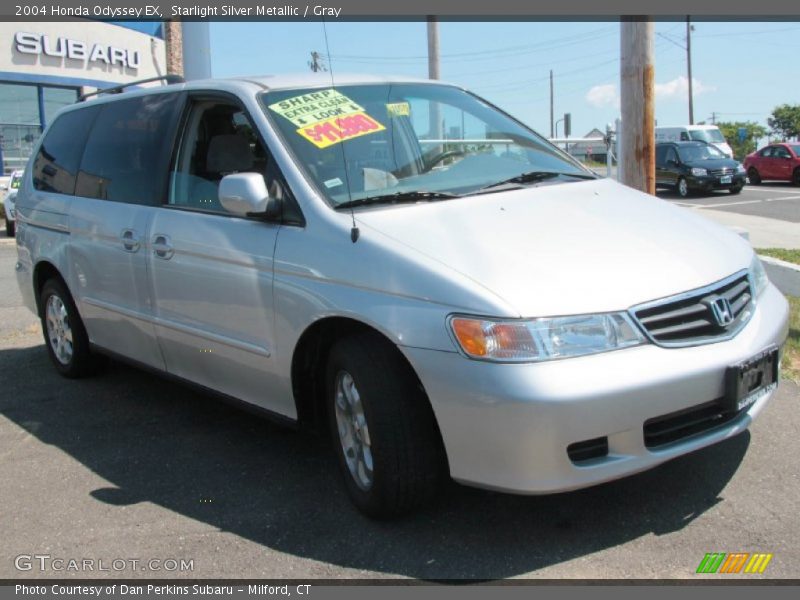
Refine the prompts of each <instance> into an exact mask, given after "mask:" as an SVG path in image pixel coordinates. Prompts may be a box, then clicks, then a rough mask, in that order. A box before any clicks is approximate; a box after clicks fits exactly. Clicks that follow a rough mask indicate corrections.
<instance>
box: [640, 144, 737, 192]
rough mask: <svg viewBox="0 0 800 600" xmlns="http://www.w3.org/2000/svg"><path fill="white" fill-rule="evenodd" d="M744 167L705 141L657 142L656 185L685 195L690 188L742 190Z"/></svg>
mask: <svg viewBox="0 0 800 600" xmlns="http://www.w3.org/2000/svg"><path fill="white" fill-rule="evenodd" d="M745 183H746V179H745V169H744V167H743V166H742V165H741V163H739V161H736V160H733V159H732V158H728V157H727V156H725V155H724V154H723V153H722V152H721V151H720V150H718V149H717V148H716V147H715V146H713V145H711V144H709V143H707V142H666V143H661V144H656V187H661V188H669V189H672V190H675V191H676V192H677V194H678V195H679V196H681V197H682V198H686V197H687V196H688V195H689V194H691V193H692V192H705V193H710V192H713V191H715V190H728V191H729V192H730V193H731V194H738V193H739V192H741V191H742V188H743V187H744V184H745Z"/></svg>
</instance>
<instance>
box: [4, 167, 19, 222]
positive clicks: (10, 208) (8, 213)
mask: <svg viewBox="0 0 800 600" xmlns="http://www.w3.org/2000/svg"><path fill="white" fill-rule="evenodd" d="M22 175H23V171H14V172H12V173H11V178H10V179H9V180H8V192H7V193H6V196H5V198H3V208H4V210H5V220H6V235H7V236H8V237H14V232H15V219H16V217H15V215H14V207H15V204H16V200H17V192H19V186H20V183H22Z"/></svg>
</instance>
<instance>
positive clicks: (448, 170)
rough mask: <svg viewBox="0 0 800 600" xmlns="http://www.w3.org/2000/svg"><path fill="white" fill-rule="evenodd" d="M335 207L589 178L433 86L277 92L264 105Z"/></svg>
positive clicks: (482, 107) (490, 113)
mask: <svg viewBox="0 0 800 600" xmlns="http://www.w3.org/2000/svg"><path fill="white" fill-rule="evenodd" d="M261 100H262V102H263V107H264V111H265V112H266V113H267V115H268V116H269V117H270V118H271V120H272V122H273V123H275V124H276V125H277V127H278V129H279V130H280V132H281V133H282V135H283V138H284V140H285V141H286V142H287V144H288V146H289V147H290V148H291V150H292V151H293V153H294V155H295V157H296V158H297V159H298V161H299V162H300V164H301V165H302V167H303V168H304V169H305V171H306V172H307V173H308V174H309V176H310V177H311V178H312V179H314V180H315V181H316V183H317V186H318V188H319V189H320V190H321V191H322V192H323V193H324V194H325V195H326V196H327V197H328V200H329V201H330V202H331V204H332V205H334V206H336V205H339V204H342V203H344V202H353V201H357V200H359V199H364V198H375V197H376V196H385V195H395V194H396V195H398V196H399V195H401V194H414V193H417V192H425V193H430V194H438V195H439V196H444V195H445V194H453V195H459V196H460V195H464V194H469V193H474V192H476V191H478V190H480V189H482V188H485V187H487V186H492V185H494V184H498V183H500V182H503V181H507V180H509V179H512V178H515V177H519V176H520V175H523V174H530V173H531V172H545V173H548V174H549V173H559V174H563V175H565V177H563V178H560V177H555V179H557V180H559V181H561V180H563V181H577V179H573V178H571V177H569V176H575V177H578V178H580V177H582V178H586V177H587V176H591V173H590V172H589V171H587V170H586V169H584V168H583V167H582V166H581V165H580V163H578V162H577V161H575V160H573V159H572V158H571V157H569V156H568V155H567V154H565V153H564V152H562V151H561V150H559V149H557V148H555V147H554V146H552V145H551V144H550V143H549V142H547V141H546V140H545V139H544V138H542V137H540V136H538V135H537V134H535V133H533V132H532V131H530V130H528V129H527V128H525V127H524V126H522V125H521V124H519V123H517V122H516V121H514V120H513V119H511V118H510V117H508V116H506V115H504V114H503V113H501V112H500V111H498V110H497V109H495V108H493V107H492V106H490V105H489V104H487V103H485V102H483V101H482V100H480V99H478V98H476V97H475V96H473V95H471V94H469V93H467V92H464V91H463V90H459V89H457V88H454V87H450V86H443V85H436V84H392V85H389V84H378V85H350V86H337V87H336V88H335V89H334V88H328V89H293V90H280V91H271V92H267V93H265V94H263V96H262V98H261Z"/></svg>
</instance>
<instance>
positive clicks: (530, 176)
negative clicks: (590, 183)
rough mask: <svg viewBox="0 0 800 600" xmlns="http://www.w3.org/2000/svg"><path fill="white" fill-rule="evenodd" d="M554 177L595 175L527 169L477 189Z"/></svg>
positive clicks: (584, 177) (488, 188) (533, 181)
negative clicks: (525, 171) (524, 171)
mask: <svg viewBox="0 0 800 600" xmlns="http://www.w3.org/2000/svg"><path fill="white" fill-rule="evenodd" d="M555 177H576V178H577V179H596V178H597V177H596V176H594V175H589V174H588V173H559V172H557V171H528V172H527V173H521V174H520V175H515V176H514V177H510V178H508V179H503V180H502V181H498V182H496V183H490V184H489V185H487V186H484V187H482V188H480V189H479V190H478V193H480V192H482V191H484V190H490V189H492V188H496V187H501V186H504V185H509V184H513V183H518V184H520V185H521V184H524V183H536V182H538V181H544V180H545V179H553V178H555Z"/></svg>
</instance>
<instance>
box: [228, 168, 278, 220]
mask: <svg viewBox="0 0 800 600" xmlns="http://www.w3.org/2000/svg"><path fill="white" fill-rule="evenodd" d="M218 197H219V203H220V204H222V207H223V208H224V209H225V210H227V211H228V212H229V213H233V214H235V215H241V216H243V217H256V216H259V217H265V218H267V219H274V218H277V217H278V216H279V215H280V206H279V205H278V201H277V200H276V199H275V198H270V197H269V192H268V191H267V184H266V182H265V181H264V177H263V176H262V175H261V174H260V173H235V174H233V175H226V176H225V177H223V178H222V181H220V182H219V191H218Z"/></svg>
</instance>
